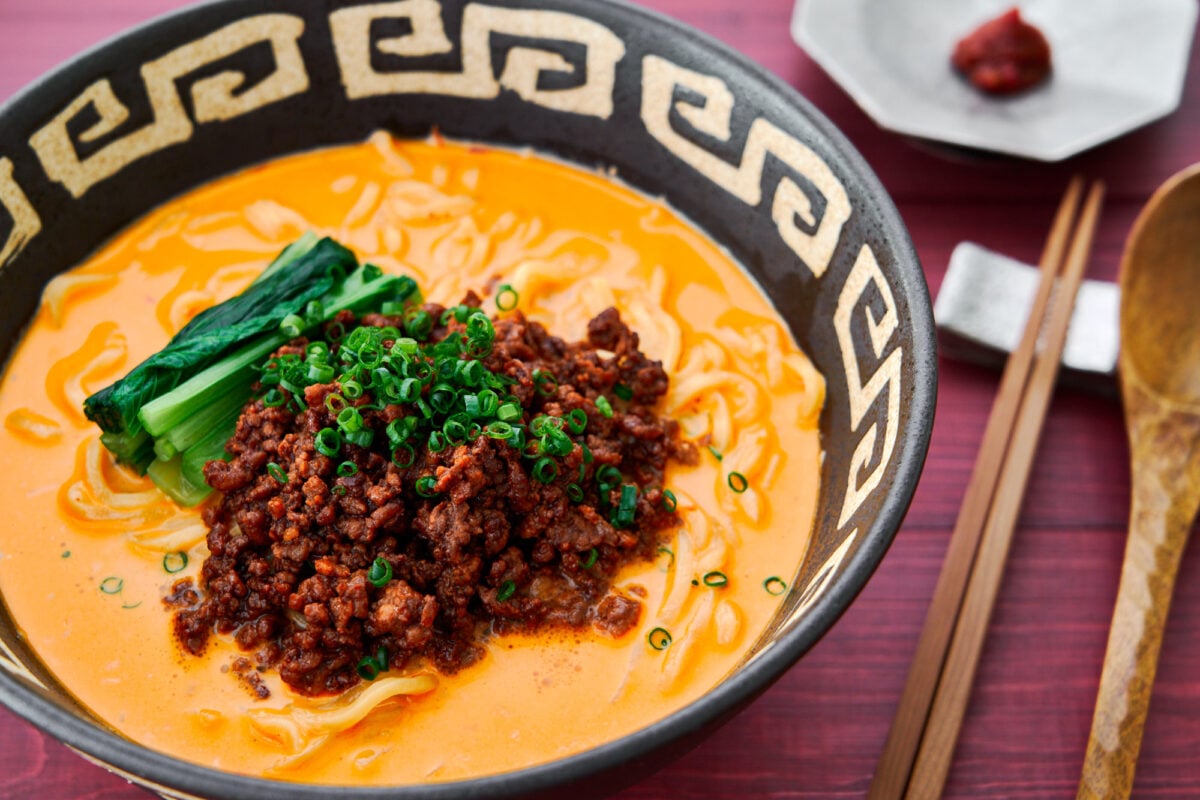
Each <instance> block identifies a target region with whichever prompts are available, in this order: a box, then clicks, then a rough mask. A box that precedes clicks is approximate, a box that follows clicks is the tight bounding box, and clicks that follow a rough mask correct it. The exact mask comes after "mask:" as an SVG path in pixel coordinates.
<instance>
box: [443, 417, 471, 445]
mask: <svg viewBox="0 0 1200 800" xmlns="http://www.w3.org/2000/svg"><path fill="white" fill-rule="evenodd" d="M442 433H444V434H446V441H447V442H449V443H450V444H453V445H460V444H462V443H463V442H465V441H466V440H467V426H466V425H464V424H463V423H462V421H461V420H457V419H455V418H454V417H451V418H450V419H448V420H446V423H445V424H444V425H442Z"/></svg>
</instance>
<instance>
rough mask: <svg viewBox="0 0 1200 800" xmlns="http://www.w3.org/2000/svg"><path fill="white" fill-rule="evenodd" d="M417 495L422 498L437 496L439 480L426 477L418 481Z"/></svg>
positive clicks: (430, 476) (429, 476)
mask: <svg viewBox="0 0 1200 800" xmlns="http://www.w3.org/2000/svg"><path fill="white" fill-rule="evenodd" d="M417 494H419V495H421V497H433V496H434V495H436V494H437V478H435V477H433V476H432V475H426V476H425V477H423V478H418V479H417Z"/></svg>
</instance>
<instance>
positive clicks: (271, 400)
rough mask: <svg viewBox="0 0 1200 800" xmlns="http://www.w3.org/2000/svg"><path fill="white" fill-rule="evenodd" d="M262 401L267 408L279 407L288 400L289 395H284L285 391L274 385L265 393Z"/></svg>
mask: <svg viewBox="0 0 1200 800" xmlns="http://www.w3.org/2000/svg"><path fill="white" fill-rule="evenodd" d="M262 402H263V405H264V406H266V407H267V408H279V407H280V406H281V405H283V404H284V403H286V402H287V397H285V396H284V394H283V392H281V391H279V390H278V389H276V388H274V387H272V388H271V389H269V390H268V391H267V393H266V394H264V395H263V398H262Z"/></svg>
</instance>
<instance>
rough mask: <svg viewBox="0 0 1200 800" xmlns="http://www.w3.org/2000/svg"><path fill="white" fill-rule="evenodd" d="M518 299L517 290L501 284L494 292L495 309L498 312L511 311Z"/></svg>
mask: <svg viewBox="0 0 1200 800" xmlns="http://www.w3.org/2000/svg"><path fill="white" fill-rule="evenodd" d="M520 299H521V295H519V294H518V293H517V290H516V289H514V288H513V287H512V285H511V284H508V283H502V284H500V288H499V289H498V290H497V291H496V308H497V309H498V310H500V311H512V310H513V309H514V308H516V307H517V303H518V302H519V301H520Z"/></svg>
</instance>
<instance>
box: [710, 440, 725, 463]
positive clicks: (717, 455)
mask: <svg viewBox="0 0 1200 800" xmlns="http://www.w3.org/2000/svg"><path fill="white" fill-rule="evenodd" d="M708 452H710V453H712V454H713V458H715V459H716V460H717V461H721V460H722V459H724V458H725V456H723V455H721V451H720V450H718V449H717V448H715V447H713V446H712V445H711V444H710V445H709V446H708Z"/></svg>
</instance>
